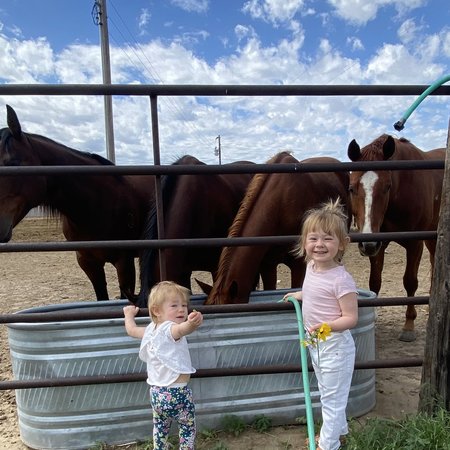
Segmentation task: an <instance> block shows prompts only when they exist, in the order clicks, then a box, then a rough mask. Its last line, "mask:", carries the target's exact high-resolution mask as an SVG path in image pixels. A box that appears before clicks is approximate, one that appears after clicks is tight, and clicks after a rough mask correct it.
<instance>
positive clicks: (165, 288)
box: [148, 281, 191, 322]
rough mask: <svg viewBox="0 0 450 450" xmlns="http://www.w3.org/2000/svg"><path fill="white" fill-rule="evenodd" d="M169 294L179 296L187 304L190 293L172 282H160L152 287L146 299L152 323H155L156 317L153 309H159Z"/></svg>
mask: <svg viewBox="0 0 450 450" xmlns="http://www.w3.org/2000/svg"><path fill="white" fill-rule="evenodd" d="M170 294H175V295H180V296H181V297H182V298H184V299H185V300H186V302H187V303H188V304H189V300H190V298H191V291H190V290H189V289H188V288H186V287H184V286H180V285H179V284H177V283H174V282H173V281H160V282H159V283H157V284H155V285H154V286H153V287H152V290H151V291H150V295H149V297H148V310H149V311H150V315H151V318H152V321H153V322H157V317H156V315H155V314H154V310H155V308H158V307H160V306H161V305H162V304H163V303H164V302H165V301H166V300H167V297H168V296H169V295H170Z"/></svg>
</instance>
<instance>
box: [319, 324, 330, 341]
mask: <svg viewBox="0 0 450 450" xmlns="http://www.w3.org/2000/svg"><path fill="white" fill-rule="evenodd" d="M330 334H331V327H330V325H328V324H327V323H323V324H322V326H321V327H320V328H319V331H318V333H317V338H318V339H319V340H321V341H326V340H327V337H328V336H329V335H330Z"/></svg>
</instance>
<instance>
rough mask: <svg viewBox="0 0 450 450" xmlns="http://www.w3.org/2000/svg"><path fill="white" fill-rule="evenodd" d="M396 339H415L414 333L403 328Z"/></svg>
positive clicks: (409, 340)
mask: <svg viewBox="0 0 450 450" xmlns="http://www.w3.org/2000/svg"><path fill="white" fill-rule="evenodd" d="M398 340H399V341H403V342H414V341H415V340H416V333H415V331H411V330H403V331H402V332H401V333H400V336H399V337H398Z"/></svg>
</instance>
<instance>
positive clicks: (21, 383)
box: [0, 358, 423, 391]
mask: <svg viewBox="0 0 450 450" xmlns="http://www.w3.org/2000/svg"><path fill="white" fill-rule="evenodd" d="M422 364H423V359H422V358H392V359H377V360H372V361H361V362H356V363H355V370H366V369H392V368H397V367H420V366H422ZM301 371H302V369H301V366H300V365H296V364H286V365H272V366H253V367H225V368H220V369H198V370H197V372H196V373H194V374H192V378H212V377H232V376H245V375H267V374H276V373H297V372H301ZM308 371H309V372H312V371H313V369H312V367H308ZM146 379H147V374H146V373H125V374H115V375H92V376H83V377H67V378H42V379H27V380H13V381H1V382H0V391H5V390H10V389H35V388H50V387H63V386H84V385H93V384H107V383H128V382H142V381H145V380H146Z"/></svg>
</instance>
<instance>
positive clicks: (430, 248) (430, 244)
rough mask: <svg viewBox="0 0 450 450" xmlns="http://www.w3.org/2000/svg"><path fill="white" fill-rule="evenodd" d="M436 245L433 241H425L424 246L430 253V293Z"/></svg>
mask: <svg viewBox="0 0 450 450" xmlns="http://www.w3.org/2000/svg"><path fill="white" fill-rule="evenodd" d="M436 244H437V242H436V241H435V240H431V241H425V245H426V247H427V249H428V251H429V252H430V264H431V272H430V292H431V288H432V286H433V272H434V255H435V253H436Z"/></svg>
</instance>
